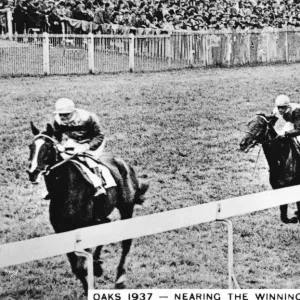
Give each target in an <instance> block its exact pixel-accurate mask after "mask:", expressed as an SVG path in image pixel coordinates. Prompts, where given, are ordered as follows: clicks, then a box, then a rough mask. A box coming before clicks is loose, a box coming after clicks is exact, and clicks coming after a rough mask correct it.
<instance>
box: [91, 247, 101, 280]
mask: <svg viewBox="0 0 300 300" xmlns="http://www.w3.org/2000/svg"><path fill="white" fill-rule="evenodd" d="M102 248H103V246H98V247H97V248H96V250H95V252H94V255H93V260H94V275H95V276H96V277H101V276H102V274H103V269H102V263H103V261H102V260H101V251H102Z"/></svg>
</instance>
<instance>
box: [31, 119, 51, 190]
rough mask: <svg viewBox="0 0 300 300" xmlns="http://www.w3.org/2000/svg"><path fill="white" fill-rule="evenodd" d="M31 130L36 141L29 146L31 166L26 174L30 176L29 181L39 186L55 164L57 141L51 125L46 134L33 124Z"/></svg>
mask: <svg viewBox="0 0 300 300" xmlns="http://www.w3.org/2000/svg"><path fill="white" fill-rule="evenodd" d="M31 130H32V133H33V135H34V139H33V141H32V143H31V144H30V146H29V149H30V156H29V165H28V169H27V171H26V172H27V173H28V174H29V180H30V181H31V182H32V183H36V184H37V183H39V181H40V179H41V175H43V174H44V173H45V172H46V171H47V169H48V168H49V166H51V165H53V164H54V163H55V159H56V150H55V140H54V139H53V138H52V136H53V128H52V126H51V125H50V124H47V129H46V131H45V132H42V133H40V131H39V130H38V129H37V128H36V127H35V126H34V125H33V123H32V122H31Z"/></svg>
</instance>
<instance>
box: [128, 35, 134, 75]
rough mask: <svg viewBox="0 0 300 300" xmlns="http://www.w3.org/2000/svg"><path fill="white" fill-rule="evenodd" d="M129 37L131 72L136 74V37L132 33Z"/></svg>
mask: <svg viewBox="0 0 300 300" xmlns="http://www.w3.org/2000/svg"><path fill="white" fill-rule="evenodd" d="M129 36H130V40H129V71H130V72H134V35H133V33H131V34H130V35H129Z"/></svg>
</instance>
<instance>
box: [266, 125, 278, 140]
mask: <svg viewBox="0 0 300 300" xmlns="http://www.w3.org/2000/svg"><path fill="white" fill-rule="evenodd" d="M277 136H278V133H277V132H276V130H275V128H274V127H273V126H270V127H269V130H268V137H269V139H270V140H273V139H275V138H276V137H277Z"/></svg>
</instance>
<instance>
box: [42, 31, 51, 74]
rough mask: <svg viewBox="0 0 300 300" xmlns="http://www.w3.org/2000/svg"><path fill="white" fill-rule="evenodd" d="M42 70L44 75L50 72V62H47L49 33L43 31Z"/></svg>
mask: <svg viewBox="0 0 300 300" xmlns="http://www.w3.org/2000/svg"><path fill="white" fill-rule="evenodd" d="M43 70H44V74H45V75H49V74H50V63H49V34H48V33H47V32H44V33H43Z"/></svg>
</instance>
